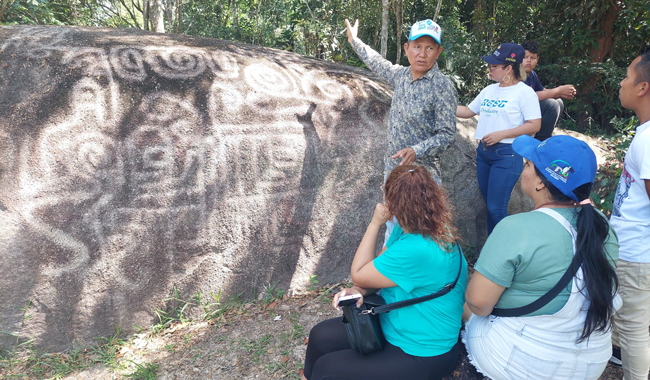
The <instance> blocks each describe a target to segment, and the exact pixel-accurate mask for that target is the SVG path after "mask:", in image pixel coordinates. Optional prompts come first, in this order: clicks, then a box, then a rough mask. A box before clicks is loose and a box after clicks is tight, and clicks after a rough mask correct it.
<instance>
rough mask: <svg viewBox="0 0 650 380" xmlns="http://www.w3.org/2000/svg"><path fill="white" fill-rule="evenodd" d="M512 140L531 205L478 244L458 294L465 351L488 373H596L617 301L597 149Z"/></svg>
mask: <svg viewBox="0 0 650 380" xmlns="http://www.w3.org/2000/svg"><path fill="white" fill-rule="evenodd" d="M512 147H513V149H514V151H515V152H517V153H518V154H520V155H521V156H523V157H524V158H526V160H527V162H526V164H525V166H524V169H523V173H522V175H521V186H522V189H523V190H524V192H525V193H526V195H528V196H529V197H530V198H531V199H532V200H533V201H534V203H535V210H534V211H531V212H526V213H521V214H516V215H511V216H509V217H507V218H505V219H503V220H502V221H501V223H499V224H498V225H497V226H496V228H495V229H494V231H493V232H492V234H491V235H490V236H489V237H488V239H487V241H486V243H485V246H484V247H483V250H482V251H481V255H480V257H479V259H478V261H477V263H476V265H475V267H474V268H475V272H474V275H473V277H472V279H471V280H470V283H469V285H468V287H467V292H466V293H465V298H466V302H467V303H466V306H467V308H466V309H468V310H466V315H464V316H467V315H470V317H469V320H468V321H467V323H466V326H465V332H464V334H463V341H464V343H465V345H466V347H467V352H468V354H469V356H470V360H471V362H472V364H474V366H476V368H477V369H478V370H479V371H480V372H482V373H483V374H485V375H487V376H489V377H490V378H492V379H598V377H599V376H600V374H601V373H602V371H603V370H604V369H605V366H606V365H607V362H608V360H609V357H610V355H611V340H610V338H611V330H610V318H611V316H612V314H613V313H614V312H615V311H616V310H617V309H618V308H619V307H620V303H621V301H620V298H619V297H618V295H616V289H617V287H618V279H617V277H616V274H615V272H614V267H615V263H616V260H617V259H618V240H617V237H616V234H615V233H614V231H613V229H612V228H610V226H609V223H608V221H607V219H606V218H605V216H604V215H603V214H601V213H600V212H599V211H597V210H596V209H595V208H594V207H592V206H591V203H590V201H589V194H590V192H591V188H592V186H593V183H594V179H595V177H596V170H597V164H596V156H595V154H594V152H593V151H592V150H591V149H590V148H589V146H588V145H587V144H586V143H584V142H582V141H580V140H578V139H575V138H573V137H570V136H554V137H551V138H549V139H547V140H545V141H543V142H541V143H540V142H539V141H538V140H536V139H534V138H532V137H530V136H520V137H518V138H516V139H515V141H514V142H513V144H512ZM469 311H471V314H470V313H469Z"/></svg>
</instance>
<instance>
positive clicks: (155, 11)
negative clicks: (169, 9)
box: [151, 0, 165, 33]
mask: <svg viewBox="0 0 650 380" xmlns="http://www.w3.org/2000/svg"><path fill="white" fill-rule="evenodd" d="M151 1H152V6H151V30H152V31H153V32H156V33H165V19H164V18H163V4H162V0H151Z"/></svg>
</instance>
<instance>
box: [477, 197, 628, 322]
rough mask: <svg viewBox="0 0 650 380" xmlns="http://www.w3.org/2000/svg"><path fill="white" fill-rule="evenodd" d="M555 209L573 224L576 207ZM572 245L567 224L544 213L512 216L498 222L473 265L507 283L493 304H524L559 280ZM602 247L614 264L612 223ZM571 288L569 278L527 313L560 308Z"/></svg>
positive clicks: (615, 241) (490, 277)
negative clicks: (560, 289) (545, 299)
mask: <svg viewBox="0 0 650 380" xmlns="http://www.w3.org/2000/svg"><path fill="white" fill-rule="evenodd" d="M554 210H555V211H557V212H559V213H560V214H561V215H562V216H563V217H565V218H566V219H567V220H568V221H569V222H570V223H571V225H573V228H576V222H577V219H578V218H577V212H576V209H573V208H556V209H554ZM578 210H579V208H578ZM572 244H573V243H572V239H571V235H570V234H569V232H568V231H567V230H566V228H564V226H563V225H561V224H560V223H559V222H558V221H556V220H555V219H553V217H551V216H549V215H546V214H544V213H543V212H537V211H533V212H526V213H521V214H516V215H511V216H508V217H507V218H505V219H503V220H501V221H500V222H499V224H497V225H496V227H495V228H494V231H492V234H490V236H489V237H488V239H487V241H486V242H485V245H484V246H483V249H482V250H481V255H480V256H479V258H478V261H477V262H476V265H475V266H474V269H475V270H476V271H478V272H479V273H481V274H482V275H483V276H485V277H486V278H487V279H488V280H490V281H492V282H494V283H495V284H498V285H501V286H504V287H506V290H505V291H504V292H503V294H502V295H501V298H499V301H498V302H497V304H496V306H497V307H499V308H515V307H521V306H525V305H528V304H529V303H531V302H533V301H535V300H537V299H538V298H539V297H541V296H542V295H544V294H546V292H548V291H549V290H551V289H552V288H553V287H554V286H555V285H556V284H557V283H558V281H560V278H562V275H564V272H566V270H567V268H569V264H570V263H571V260H572V259H573V245H572ZM605 250H606V251H607V253H608V255H609V261H610V263H611V264H612V267H615V266H616V260H618V238H617V237H616V234H615V232H614V229H613V228H611V226H610V228H609V236H608V238H607V241H606V243H605ZM570 293H571V283H569V285H568V286H567V287H566V288H565V289H563V290H562V292H560V294H559V295H558V296H557V297H555V298H554V299H553V300H552V301H551V302H549V303H548V304H546V305H545V306H544V307H542V308H541V309H539V310H537V311H536V312H533V313H530V314H529V315H549V314H554V313H556V312H558V311H559V310H560V309H562V307H564V305H565V304H566V303H567V301H568V300H569V296H570Z"/></svg>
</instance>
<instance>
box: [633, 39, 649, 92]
mask: <svg viewBox="0 0 650 380" xmlns="http://www.w3.org/2000/svg"><path fill="white" fill-rule="evenodd" d="M639 56H640V57H641V60H640V61H639V62H638V63H637V64H636V66H634V71H635V72H636V74H637V78H636V81H635V83H634V84H635V85H636V84H639V83H641V82H650V45H647V46H645V47H644V48H643V49H641V54H639Z"/></svg>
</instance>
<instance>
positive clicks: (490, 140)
mask: <svg viewBox="0 0 650 380" xmlns="http://www.w3.org/2000/svg"><path fill="white" fill-rule="evenodd" d="M525 55H526V53H525V51H524V48H523V47H521V45H518V44H511V43H504V44H501V45H500V46H499V48H498V49H497V50H496V51H495V52H494V53H492V54H491V55H486V56H483V57H481V58H483V60H484V61H485V62H487V63H488V64H489V66H488V69H489V75H490V79H492V80H493V81H495V82H497V83H494V84H491V85H489V86H487V87H486V88H484V89H483V90H482V91H481V93H480V94H479V95H478V96H477V97H476V99H474V100H473V101H472V102H471V103H470V104H469V105H468V106H458V107H457V109H456V116H458V117H461V118H470V117H473V116H476V115H479V117H478V124H477V126H476V134H475V136H474V137H475V138H476V139H477V140H479V144H478V148H477V149H476V177H477V179H478V185H479V189H480V190H481V195H482V196H483V200H484V201H485V204H486V205H487V212H488V215H487V230H488V235H489V234H490V233H492V230H493V229H494V226H495V225H496V224H497V223H499V221H500V220H501V219H503V218H505V217H506V216H508V201H510V194H511V193H512V189H513V188H514V186H515V184H516V183H517V181H518V180H519V175H520V174H521V170H522V168H523V160H522V158H521V156H520V155H518V154H517V153H516V152H514V151H513V150H512V142H513V141H514V139H515V138H516V137H518V136H521V135H533V134H535V133H536V132H537V131H539V128H540V126H541V118H542V114H541V112H540V109H539V100H538V98H537V94H535V91H533V89H532V88H530V87H529V86H527V85H526V84H525V83H524V81H525V80H526V70H525V69H524V67H523V66H522V64H521V63H522V62H523V60H524V56H525Z"/></svg>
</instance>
